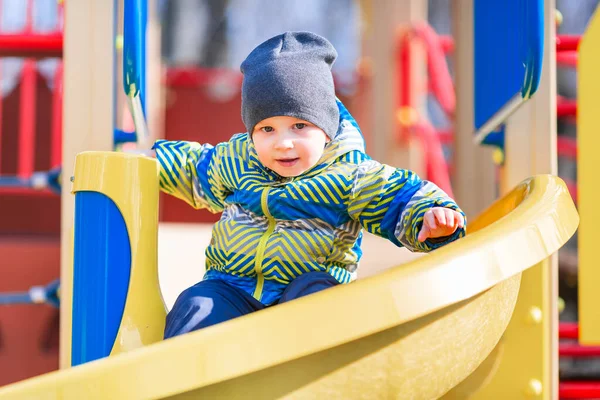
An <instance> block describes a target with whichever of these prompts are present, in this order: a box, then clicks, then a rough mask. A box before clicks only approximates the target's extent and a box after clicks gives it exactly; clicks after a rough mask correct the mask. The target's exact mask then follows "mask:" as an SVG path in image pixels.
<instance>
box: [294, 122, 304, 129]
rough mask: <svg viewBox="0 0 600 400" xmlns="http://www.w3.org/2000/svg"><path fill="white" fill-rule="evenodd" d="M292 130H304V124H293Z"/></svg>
mask: <svg viewBox="0 0 600 400" xmlns="http://www.w3.org/2000/svg"><path fill="white" fill-rule="evenodd" d="M294 128H296V129H303V128H306V124H304V123H302V122H298V123H297V124H294Z"/></svg>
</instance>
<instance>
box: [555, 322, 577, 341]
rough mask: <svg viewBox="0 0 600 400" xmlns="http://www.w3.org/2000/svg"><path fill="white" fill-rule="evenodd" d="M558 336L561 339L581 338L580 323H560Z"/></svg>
mask: <svg viewBox="0 0 600 400" xmlns="http://www.w3.org/2000/svg"><path fill="white" fill-rule="evenodd" d="M558 337H559V338H560V339H579V325H578V324H577V322H561V323H560V324H558Z"/></svg>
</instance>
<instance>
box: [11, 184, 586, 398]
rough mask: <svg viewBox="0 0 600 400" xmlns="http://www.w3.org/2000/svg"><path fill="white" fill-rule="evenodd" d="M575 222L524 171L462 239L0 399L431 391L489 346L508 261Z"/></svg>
mask: <svg viewBox="0 0 600 400" xmlns="http://www.w3.org/2000/svg"><path fill="white" fill-rule="evenodd" d="M578 221H579V218H578V215H577V212H576V210H575V207H574V205H573V202H572V200H571V197H570V196H569V194H568V191H567V189H566V187H565V185H564V183H563V182H562V181H561V180H560V179H559V178H556V177H552V176H546V175H543V176H536V177H533V178H531V179H529V180H527V181H525V182H523V183H522V184H521V185H519V186H518V187H516V188H515V189H514V190H513V191H512V192H511V193H510V194H508V195H507V196H505V197H504V198H503V199H501V200H499V201H497V202H496V203H495V204H493V205H492V206H491V207H490V208H489V209H488V210H487V211H485V212H484V213H483V214H482V215H481V216H480V217H479V218H478V219H477V220H476V221H471V222H470V224H469V235H468V236H467V237H465V238H464V239H461V240H460V241H458V242H455V243H453V244H451V245H448V246H446V247H444V248H441V249H439V250H436V251H434V252H433V253H431V254H429V255H427V256H425V257H421V258H419V259H417V260H416V261H413V262H411V263H408V264H404V265H402V266H399V267H396V268H392V269H389V270H387V271H385V272H382V273H380V274H378V275H375V276H372V277H369V278H366V279H363V280H359V281H357V282H354V283H352V284H349V285H344V286H339V287H335V288H332V289H329V290H327V291H324V292H320V293H317V294H314V295H311V296H307V297H304V298H301V299H298V300H296V301H292V302H289V303H285V304H283V305H278V306H276V307H273V308H270V309H267V310H265V311H261V312H258V313H255V314H252V315H249V316H246V317H242V318H238V319H235V320H232V321H228V322H226V323H223V324H219V325H216V326H213V327H210V328H207V329H204V330H202V331H198V332H194V333H191V334H188V335H184V336H182V337H178V338H174V339H170V340H167V341H163V342H160V343H156V344H153V345H149V346H147V347H144V348H140V349H137V350H133V351H130V352H127V353H124V354H119V355H115V356H111V357H108V358H106V359H102V360H99V361H94V362H90V363H88V364H85V365H82V366H78V367H74V368H70V369H66V370H61V371H56V372H52V373H49V374H46V375H43V376H39V377H36V378H33V379H29V380H27V381H23V382H18V383H16V384H13V385H9V386H7V387H4V388H2V389H0V399H1V400H8V399H36V400H43V399H52V400H54V399H57V400H58V399H73V400H80V399H150V398H152V399H158V398H169V399H171V398H173V399H174V398H177V399H180V398H181V399H200V398H202V399H220V398H222V399H276V398H277V399H279V398H286V399H287V398H289V399H314V398H319V399H321V398H323V399H328V400H330V399H373V398H403V399H404V398H406V399H409V398H410V399H433V398H438V397H440V396H442V395H444V394H445V393H447V392H448V391H449V390H450V389H452V388H453V387H454V386H456V385H458V384H459V383H460V382H461V381H463V380H465V378H467V377H468V376H469V375H471V374H472V373H473V372H474V371H475V370H476V369H477V368H478V367H479V366H480V365H481V364H482V362H483V361H484V360H485V359H486V358H487V357H488V355H490V353H492V351H493V350H494V348H495V346H496V344H497V343H498V341H499V339H500V338H501V336H502V334H503V332H504V330H505V329H506V326H507V324H508V322H509V320H510V318H511V315H512V312H513V309H514V306H515V302H516V299H517V296H518V293H519V283H520V277H521V272H522V271H524V270H525V269H527V268H529V267H531V266H533V265H535V264H536V263H538V262H540V261H542V260H544V259H546V258H547V257H548V256H550V255H551V254H553V253H554V252H556V251H557V250H558V249H559V248H560V247H561V246H562V245H563V244H564V243H565V242H566V241H567V239H568V238H569V237H571V235H572V234H573V233H574V232H575V230H576V228H577V225H578ZM386 256H388V257H389V255H386Z"/></svg>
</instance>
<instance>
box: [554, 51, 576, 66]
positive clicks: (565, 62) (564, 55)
mask: <svg viewBox="0 0 600 400" xmlns="http://www.w3.org/2000/svg"><path fill="white" fill-rule="evenodd" d="M577 59H578V57H577V52H576V51H561V52H557V53H556V64H557V65H558V66H559V67H560V66H562V67H571V68H575V67H577Z"/></svg>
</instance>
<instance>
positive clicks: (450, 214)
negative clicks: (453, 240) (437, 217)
mask: <svg viewBox="0 0 600 400" xmlns="http://www.w3.org/2000/svg"><path fill="white" fill-rule="evenodd" d="M444 211H445V214H446V226H449V227H452V228H456V225H455V223H456V220H455V218H454V210H451V209H449V208H446V209H445V210H444Z"/></svg>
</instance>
